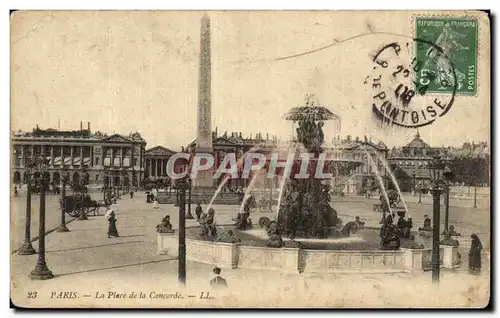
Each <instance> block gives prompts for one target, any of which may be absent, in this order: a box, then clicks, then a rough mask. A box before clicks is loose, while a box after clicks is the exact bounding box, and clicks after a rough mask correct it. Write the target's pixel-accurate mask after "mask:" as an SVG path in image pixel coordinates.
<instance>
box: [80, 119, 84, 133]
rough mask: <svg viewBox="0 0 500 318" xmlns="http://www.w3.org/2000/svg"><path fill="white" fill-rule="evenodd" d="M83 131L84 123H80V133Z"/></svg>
mask: <svg viewBox="0 0 500 318" xmlns="http://www.w3.org/2000/svg"><path fill="white" fill-rule="evenodd" d="M82 130H83V121H80V131H82Z"/></svg>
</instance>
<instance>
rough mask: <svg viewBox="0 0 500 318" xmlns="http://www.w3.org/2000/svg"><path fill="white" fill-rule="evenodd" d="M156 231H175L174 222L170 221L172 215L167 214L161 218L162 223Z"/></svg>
mask: <svg viewBox="0 0 500 318" xmlns="http://www.w3.org/2000/svg"><path fill="white" fill-rule="evenodd" d="M156 232H158V233H174V230H173V229H172V224H171V223H170V215H165V217H164V218H163V219H162V220H161V223H160V224H158V225H157V226H156Z"/></svg>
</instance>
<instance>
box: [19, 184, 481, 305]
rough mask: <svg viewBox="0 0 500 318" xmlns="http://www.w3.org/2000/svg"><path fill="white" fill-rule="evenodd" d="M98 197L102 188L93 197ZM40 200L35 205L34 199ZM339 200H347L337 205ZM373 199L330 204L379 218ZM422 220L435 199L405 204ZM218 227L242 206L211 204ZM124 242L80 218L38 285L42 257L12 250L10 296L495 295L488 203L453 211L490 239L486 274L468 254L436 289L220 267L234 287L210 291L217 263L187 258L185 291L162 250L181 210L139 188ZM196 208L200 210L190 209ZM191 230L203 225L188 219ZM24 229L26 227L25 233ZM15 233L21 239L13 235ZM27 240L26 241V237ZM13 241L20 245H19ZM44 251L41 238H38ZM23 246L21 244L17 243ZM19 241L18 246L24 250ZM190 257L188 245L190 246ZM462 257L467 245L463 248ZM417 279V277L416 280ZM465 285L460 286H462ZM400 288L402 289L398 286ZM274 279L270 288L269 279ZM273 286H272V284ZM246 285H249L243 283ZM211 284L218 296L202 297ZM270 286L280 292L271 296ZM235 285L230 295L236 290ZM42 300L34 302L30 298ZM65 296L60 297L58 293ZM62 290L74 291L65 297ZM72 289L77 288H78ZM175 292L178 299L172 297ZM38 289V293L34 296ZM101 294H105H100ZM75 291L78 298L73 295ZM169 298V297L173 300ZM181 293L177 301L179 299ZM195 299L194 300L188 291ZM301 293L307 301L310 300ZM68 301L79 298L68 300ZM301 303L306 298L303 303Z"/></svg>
mask: <svg viewBox="0 0 500 318" xmlns="http://www.w3.org/2000/svg"><path fill="white" fill-rule="evenodd" d="M96 195H98V194H96ZM37 199H38V198H37V197H34V202H35V201H37ZM57 200H58V199H57V197H55V196H54V197H49V198H48V207H47V216H48V217H47V230H50V229H51V228H55V227H57V225H58V224H59V217H60V212H59V210H58V207H57V202H58V201H57ZM340 200H341V201H340ZM374 202H376V200H373V199H365V198H362V197H352V198H343V199H333V200H332V205H333V206H334V207H335V208H336V209H337V210H338V211H339V214H340V217H341V218H343V219H345V220H348V219H349V218H354V216H355V215H359V216H360V217H361V218H362V219H364V220H366V221H367V222H368V223H378V220H379V218H380V213H376V212H374V211H373V210H372V205H373V203H374ZM24 207H25V197H24V198H23V197H22V196H21V197H18V198H14V201H13V204H12V211H13V212H12V222H11V223H12V224H13V227H12V229H13V233H12V235H13V242H14V243H15V244H17V245H21V244H22V238H23V237H24V236H23V234H22V235H21V233H24V232H23V229H24V227H23V226H22V225H23V223H24ZM408 207H409V209H410V211H411V213H412V215H413V217H414V220H416V222H417V223H419V220H422V218H423V215H424V214H429V215H431V213H430V212H431V206H430V205H428V204H417V203H411V202H409V203H408ZM214 208H215V210H216V211H217V215H216V222H217V224H221V225H222V224H228V223H231V218H232V216H233V215H234V213H235V211H237V210H238V209H239V207H237V206H214ZM33 209H34V212H33V222H34V223H33V227H32V231H33V232H32V233H33V234H32V237H34V236H36V235H37V230H36V226H35V224H36V222H37V218H38V217H37V216H38V206H37V205H35V204H33ZM116 211H117V213H116V214H117V227H118V231H119V233H120V237H119V238H108V237H107V234H106V232H107V225H108V224H107V220H106V219H105V218H104V217H103V216H95V217H92V216H91V217H90V218H89V220H87V221H79V220H75V221H73V222H71V223H69V224H68V228H69V229H70V230H71V232H68V233H58V232H52V233H50V234H49V235H47V237H46V251H47V253H46V260H47V264H48V266H49V268H50V269H51V270H52V272H53V273H54V275H55V278H53V279H51V280H47V281H32V280H30V279H29V278H28V274H29V273H30V271H31V270H32V269H33V268H34V267H35V264H36V261H37V255H31V256H20V255H17V254H13V255H12V256H11V278H12V280H11V284H12V300H13V301H14V303H16V304H17V305H21V306H34V307H35V306H53V307H65V306H71V307H75V306H76V307H78V306H85V307H91V306H102V307H124V306H125V307H183V306H190V307H207V306H216V307H217V306H259V305H260V306H278V307H294V306H296V305H297V304H299V303H300V304H301V305H302V306H308V304H313V303H314V304H318V300H319V301H320V303H323V304H324V305H325V306H327V307H353V306H359V305H360V304H363V306H366V307H377V306H396V307H397V306H401V304H405V306H410V307H422V306H423V307H432V306H436V305H440V306H467V307H471V306H472V307H479V306H484V305H486V303H487V301H488V299H489V296H488V293H489V275H488V273H489V265H488V262H489V243H487V242H488V238H487V235H486V234H487V233H489V222H490V218H489V209H484V208H478V209H473V208H460V207H451V209H450V223H451V224H456V227H457V229H458V230H459V231H461V232H462V233H463V235H467V234H470V232H471V231H473V232H476V233H479V235H480V238H481V239H482V240H483V245H485V253H483V254H484V257H483V259H484V260H483V262H484V263H483V264H484V266H483V267H484V269H483V272H482V274H481V275H480V276H471V275H469V274H468V272H467V270H466V268H465V267H466V259H465V260H464V262H463V263H465V264H463V265H465V266H462V267H461V268H458V269H456V270H454V271H453V272H452V271H448V270H442V280H441V283H440V286H439V288H438V289H433V288H431V286H432V284H431V273H430V272H425V273H420V274H413V275H410V274H390V275H389V274H332V275H321V276H319V275H318V276H316V275H314V274H290V275H289V274H284V273H281V272H272V271H257V270H246V269H245V270H244V269H233V270H223V272H222V276H223V277H225V278H226V279H227V281H228V285H229V289H228V290H227V292H219V293H217V294H214V293H215V292H214V291H212V290H211V289H210V288H209V284H208V282H209V280H210V279H211V277H212V276H211V270H212V268H213V266H212V265H205V264H200V263H193V262H188V264H187V284H186V287H185V289H184V288H181V287H179V286H178V285H177V259H173V258H171V257H169V256H166V255H157V253H156V248H157V245H156V232H155V227H156V225H157V224H158V223H160V220H161V218H162V217H163V216H164V215H165V214H169V215H171V221H172V224H173V226H174V228H177V224H178V208H176V207H174V206H173V205H160V208H159V209H157V210H155V209H153V206H152V205H151V204H147V203H146V200H145V196H144V194H142V193H139V192H138V193H137V195H136V196H135V197H134V198H133V199H131V198H130V197H128V196H123V199H122V200H119V202H118V204H117V205H116ZM193 213H194V207H193ZM68 220H71V218H68ZM186 225H187V226H191V225H196V222H195V221H194V220H187V221H186ZM19 231H21V232H19ZM16 237H17V239H15V238H16ZM20 238H21V239H20ZM13 245H14V244H13ZM33 246H34V247H35V249H37V248H38V245H37V241H35V242H34V243H33ZM17 247H18V246H17ZM17 247H16V246H15V245H14V247H13V249H14V248H17ZM187 252H188V253H189V251H187ZM460 252H461V253H462V255H464V257H466V255H467V251H466V250H463V249H462V250H461V251H460ZM410 281H411V282H412V283H410ZM457 281H460V282H461V283H460V284H457V283H456V282H457ZM398 282H404V284H399V286H401V288H400V289H398V291H397V292H395V289H394V286H396V285H394V284H398ZM270 284H271V285H270ZM270 286H273V287H270ZM243 287H245V288H243ZM204 290H206V291H207V292H210V293H211V294H210V295H211V296H210V297H212V296H213V297H214V299H200V297H203V296H206V294H204V295H203V294H201V292H203V291H204ZM270 290H273V291H274V292H272V293H271V292H270ZM229 291H230V293H229ZM33 292H36V297H35V298H29V296H28V295H33ZM61 292H62V293H61ZM64 292H67V293H68V294H66V296H65V295H64ZM71 292H74V294H71ZM132 292H135V293H137V294H138V295H140V293H141V292H142V293H143V294H144V295H143V296H144V297H145V298H143V299H142V298H140V297H141V296H137V297H139V298H138V299H137V301H136V302H134V301H130V300H129V299H127V300H126V301H124V299H123V297H125V296H124V295H123V294H125V295H126V297H128V296H129V295H130V293H132ZM176 292H178V293H179V294H177V296H175V295H176V294H175V293H176ZM30 293H31V294H30ZM101 294H102V295H104V296H103V297H104V298H99V297H100V296H102V295H101ZM71 295H73V296H71ZM168 295H170V296H168ZM179 295H180V296H181V297H184V298H175V297H180V296H179ZM188 295H191V296H195V297H188ZM304 295H308V298H306V299H304ZM64 297H69V298H71V297H76V299H68V298H64ZM299 297H300V299H301V301H300V302H298V301H297V300H298V299H299Z"/></svg>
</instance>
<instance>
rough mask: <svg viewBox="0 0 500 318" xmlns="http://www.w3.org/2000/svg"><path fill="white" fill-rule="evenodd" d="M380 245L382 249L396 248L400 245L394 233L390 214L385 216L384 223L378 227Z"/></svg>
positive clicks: (394, 229) (394, 228)
mask: <svg viewBox="0 0 500 318" xmlns="http://www.w3.org/2000/svg"><path fill="white" fill-rule="evenodd" d="M380 239H381V240H380V246H381V248H382V249H385V250H391V249H395V250H397V249H398V248H399V245H400V240H399V237H398V236H397V235H396V227H395V226H394V224H393V222H392V216H390V215H389V216H387V218H386V219H385V223H384V225H382V227H381V228H380Z"/></svg>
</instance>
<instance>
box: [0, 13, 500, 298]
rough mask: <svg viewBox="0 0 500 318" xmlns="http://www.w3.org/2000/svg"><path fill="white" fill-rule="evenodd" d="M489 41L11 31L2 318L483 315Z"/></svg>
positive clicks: (40, 27)
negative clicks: (449, 311)
mask: <svg viewBox="0 0 500 318" xmlns="http://www.w3.org/2000/svg"><path fill="white" fill-rule="evenodd" d="M489 21H490V20H489V16H488V15H487V14H486V13H484V12H477V11H377V12H369V11H315V12H313V11H302V12H294V11H283V12H277V11H276V12H273V11H246V12H239V11H233V12H231V11H224V12H222V11H208V12H200V11H183V12H180V11H179V12H175V11H85V12H84V11H17V12H14V13H12V14H11V150H10V151H11V160H12V162H11V186H12V188H11V193H12V195H11V198H12V199H11V214H10V215H11V221H10V229H11V236H10V237H11V256H10V273H11V299H12V302H13V303H14V304H15V305H17V306H20V307H28V308H185V307H191V308H215V307H223V308H234V307H237V308H256V307H259V308H269V307H282V308H295V307H297V308H298V307H301V308H420V307H424V308H479V307H485V306H486V305H487V304H488V303H489V299H490V253H491V250H490V237H491V235H490V234H491V233H490V125H489V123H490V22H489Z"/></svg>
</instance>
